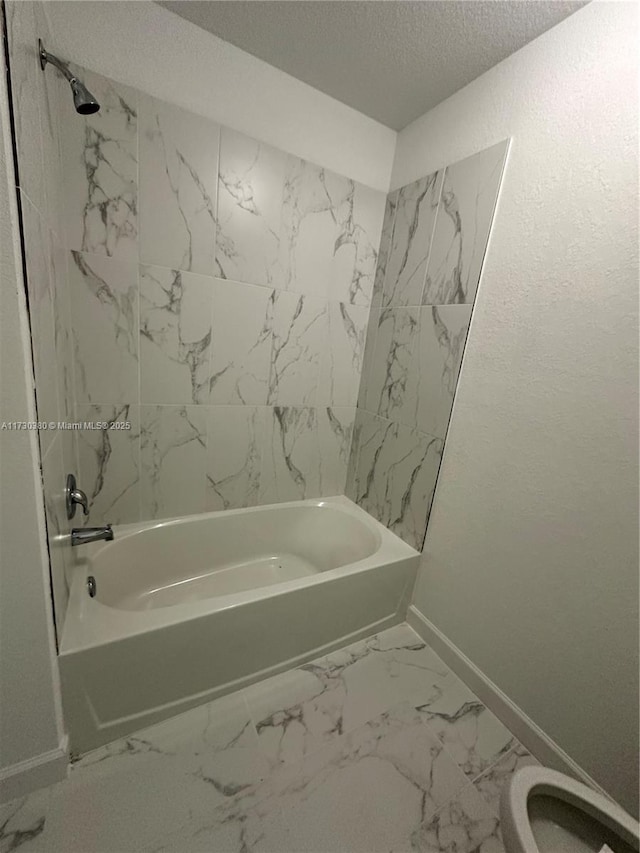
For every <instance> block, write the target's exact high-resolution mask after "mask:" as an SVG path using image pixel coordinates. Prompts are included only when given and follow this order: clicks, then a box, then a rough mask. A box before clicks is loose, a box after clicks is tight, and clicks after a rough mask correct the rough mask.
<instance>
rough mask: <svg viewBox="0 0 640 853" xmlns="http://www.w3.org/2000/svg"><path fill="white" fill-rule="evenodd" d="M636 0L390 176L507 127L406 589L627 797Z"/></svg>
mask: <svg viewBox="0 0 640 853" xmlns="http://www.w3.org/2000/svg"><path fill="white" fill-rule="evenodd" d="M637 38H638V13H637V7H636V5H635V3H633V4H632V3H626V2H619V3H604V2H594V3H592V4H590V5H589V6H586V7H585V8H583V9H581V10H580V11H579V12H577V13H576V14H574V15H573V16H571V17H570V18H568V19H567V20H565V21H564V22H563V23H561V24H560V25H559V26H557V27H555V28H554V29H553V30H551V31H549V32H548V33H545V34H544V35H542V36H541V37H540V38H538V39H537V40H536V41H534V42H532V43H531V44H529V45H527V46H526V47H525V48H523V49H522V50H520V51H519V52H517V53H516V54H514V55H513V56H511V57H510V58H509V59H507V60H505V61H504V62H502V63H501V64H500V65H498V66H496V67H495V68H493V69H492V70H491V71H489V72H487V73H486V74H484V75H483V76H482V77H480V78H479V79H478V80H476V81H474V82H473V83H472V84H470V85H469V86H467V87H466V88H465V89H463V90H461V91H460V92H458V93H457V94H456V95H454V96H453V97H451V98H449V99H448V100H447V101H445V102H444V103H442V104H440V105H439V106H438V107H436V108H435V109H433V110H432V111H430V112H429V113H428V114H426V115H425V116H423V117H422V118H420V119H418V120H417V121H416V122H415V123H413V124H412V125H410V126H409V127H408V128H406V129H405V130H404V131H403V132H402V133H401V134H400V136H399V139H398V147H397V152H396V160H395V164H394V170H393V177H392V186H393V187H397V186H400V185H402V184H405V183H407V182H408V181H411V180H414V179H415V178H417V177H418V176H420V175H425V174H427V173H429V172H431V171H433V170H434V169H435V168H437V167H439V166H441V165H442V164H444V163H446V162H450V161H453V160H457V159H458V158H461V157H465V156H467V155H469V154H472V153H474V152H476V151H479V150H481V149H483V148H486V147H487V146H488V145H492V144H493V143H495V142H497V141H498V140H500V139H504V137H506V136H511V137H512V138H513V143H512V146H511V153H510V157H509V161H508V163H507V167H506V172H505V177H504V182H503V187H502V194H501V198H500V201H499V205H498V210H497V214H496V218H495V221H494V227H493V234H492V237H491V242H490V245H489V249H488V254H487V258H486V262H485V268H484V272H483V278H482V282H481V285H480V291H479V295H478V300H477V303H476V308H475V313H474V317H473V320H472V324H471V332H470V337H469V341H468V345H467V351H466V354H465V359H464V364H463V368H462V373H461V376H460V382H459V386H458V392H457V397H456V402H455V406H454V410H453V417H452V421H451V425H450V430H449V435H448V439H447V445H446V451H445V457H444V461H443V465H442V470H441V475H440V481H439V485H438V488H437V492H436V497H435V503H434V508H433V513H432V516H431V522H430V526H429V531H428V533H427V540H426V546H425V553H424V557H423V562H422V567H421V571H420V575H419V580H418V584H417V587H416V590H415V597H414V604H415V605H416V606H417V608H418V609H419V610H420V611H421V612H422V613H423V614H424V615H425V616H426V617H427V618H428V619H429V620H430V621H431V622H432V623H434V624H435V626H436V627H437V628H438V629H440V631H442V632H443V633H444V634H445V635H446V637H447V638H448V639H449V640H450V641H451V642H453V643H454V644H455V645H457V646H458V648H459V649H461V650H462V652H464V653H465V654H466V655H467V656H468V657H469V658H470V659H471V660H472V662H473V663H474V664H475V665H476V666H478V667H479V668H480V669H481V670H482V671H483V672H484V673H485V675H486V676H488V678H490V679H491V680H492V681H493V682H494V683H495V684H497V686H498V687H499V688H501V689H502V690H503V691H504V692H505V693H506V694H507V695H508V696H509V697H510V698H511V699H512V700H513V701H514V702H515V703H516V704H517V705H518V706H519V707H520V708H521V709H522V710H523V711H524V712H525V713H526V714H528V715H529V717H531V718H532V719H533V721H534V722H535V723H537V724H538V725H539V726H540V727H541V728H542V729H543V730H544V731H545V732H546V733H547V735H549V736H550V737H551V738H552V739H554V740H555V741H556V743H557V744H558V745H559V746H560V747H562V748H563V749H564V750H565V751H566V752H567V753H568V754H569V755H570V756H571V757H572V758H573V759H574V760H575V761H576V762H578V764H579V765H580V766H581V767H583V768H584V769H585V770H586V771H587V773H589V774H590V775H591V776H592V777H593V778H594V779H595V780H596V781H597V782H598V783H599V784H601V785H602V786H603V787H604V788H605V789H606V790H608V791H609V792H610V793H611V794H612V795H613V796H615V797H616V798H617V799H618V800H619V801H620V802H622V804H623V805H624V806H625V807H626V808H627V809H628V810H630V811H634V812H637V802H638V801H637V792H638V464H637V463H638V432H637V420H638V384H637V380H638V370H637V368H638V353H637V343H638V334H637V319H636V318H637V309H638V248H637V220H638V153H637V121H638V113H637V89H636V85H637V74H638V65H637V63H638V60H637Z"/></svg>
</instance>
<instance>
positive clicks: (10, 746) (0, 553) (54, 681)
mask: <svg viewBox="0 0 640 853" xmlns="http://www.w3.org/2000/svg"><path fill="white" fill-rule="evenodd" d="M2 64H3V67H4V51H2ZM13 187H14V172H13V161H12V152H11V138H10V131H9V114H8V102H7V90H6V80H5V75H4V74H0V422H1V421H5V420H6V421H9V420H17V421H21V420H24V421H33V420H35V405H34V396H33V373H32V366H31V351H30V340H29V327H28V319H27V309H26V303H25V297H24V288H23V282H22V269H21V257H20V246H19V236H18V234H19V232H18V225H17V222H18V213H17V207H16V195H15V189H14V188H13ZM45 543H46V539H45V532H44V513H43V506H42V492H41V481H40V468H39V454H38V448H37V435H36V433H35V432H29V433H15V432H10V431H3V430H0V802H2V801H3V800H6V799H10V798H12V797H14V796H18V795H20V794H21V793H23V792H24V791H26V790H28V789H29V788H30V787H32V786H33V787H37V786H38V784H48V783H49V782H53V781H56V780H57V779H58V778H60V774H62V773H64V768H65V766H66V756H65V755H64V741H63V732H62V717H61V711H60V702H59V686H58V668H57V661H56V658H55V641H54V635H53V621H52V612H51V602H50V591H49V565H48V557H47V553H46V544H45Z"/></svg>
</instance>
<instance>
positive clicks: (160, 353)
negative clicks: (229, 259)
mask: <svg viewBox="0 0 640 853" xmlns="http://www.w3.org/2000/svg"><path fill="white" fill-rule="evenodd" d="M213 285H214V280H213V279H212V278H208V277H207V276H202V275H195V274H194V273H187V272H180V271H179V270H169V269H165V268H164V267H151V266H141V267H140V400H141V402H142V403H173V404H178V403H201V402H206V401H207V400H208V397H209V376H210V364H209V359H210V354H211V313H212V304H213Z"/></svg>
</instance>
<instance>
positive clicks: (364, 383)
mask: <svg viewBox="0 0 640 853" xmlns="http://www.w3.org/2000/svg"><path fill="white" fill-rule="evenodd" d="M379 324H380V309H378V308H371V310H370V311H369V322H368V323H367V329H366V333H365V344H364V353H363V355H362V370H361V372H360V386H359V388H358V408H360V409H366V408H367V395H370V400H371V401H372V399H373V395H372V392H371V391H370V383H371V370H372V368H373V359H374V356H375V349H376V337H377V334H378V325H379Z"/></svg>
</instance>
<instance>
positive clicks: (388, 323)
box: [365, 308, 420, 420]
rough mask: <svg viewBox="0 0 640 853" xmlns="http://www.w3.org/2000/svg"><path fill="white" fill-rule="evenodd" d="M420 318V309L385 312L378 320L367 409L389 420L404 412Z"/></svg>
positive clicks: (393, 309)
mask: <svg viewBox="0 0 640 853" xmlns="http://www.w3.org/2000/svg"><path fill="white" fill-rule="evenodd" d="M419 314H420V309H418V308H385V309H383V310H382V311H381V312H380V313H379V315H378V318H377V320H378V327H377V329H376V330H375V350H374V354H373V358H372V362H371V366H370V369H369V374H368V377H367V389H366V393H365V408H366V409H367V410H368V411H370V412H376V413H377V414H379V415H380V416H381V417H384V418H387V419H389V420H400V419H401V417H402V415H403V413H404V411H405V397H406V394H407V386H408V385H409V382H410V378H411V371H412V368H414V364H413V350H414V345H415V338H416V333H417V329H418V321H419Z"/></svg>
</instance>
